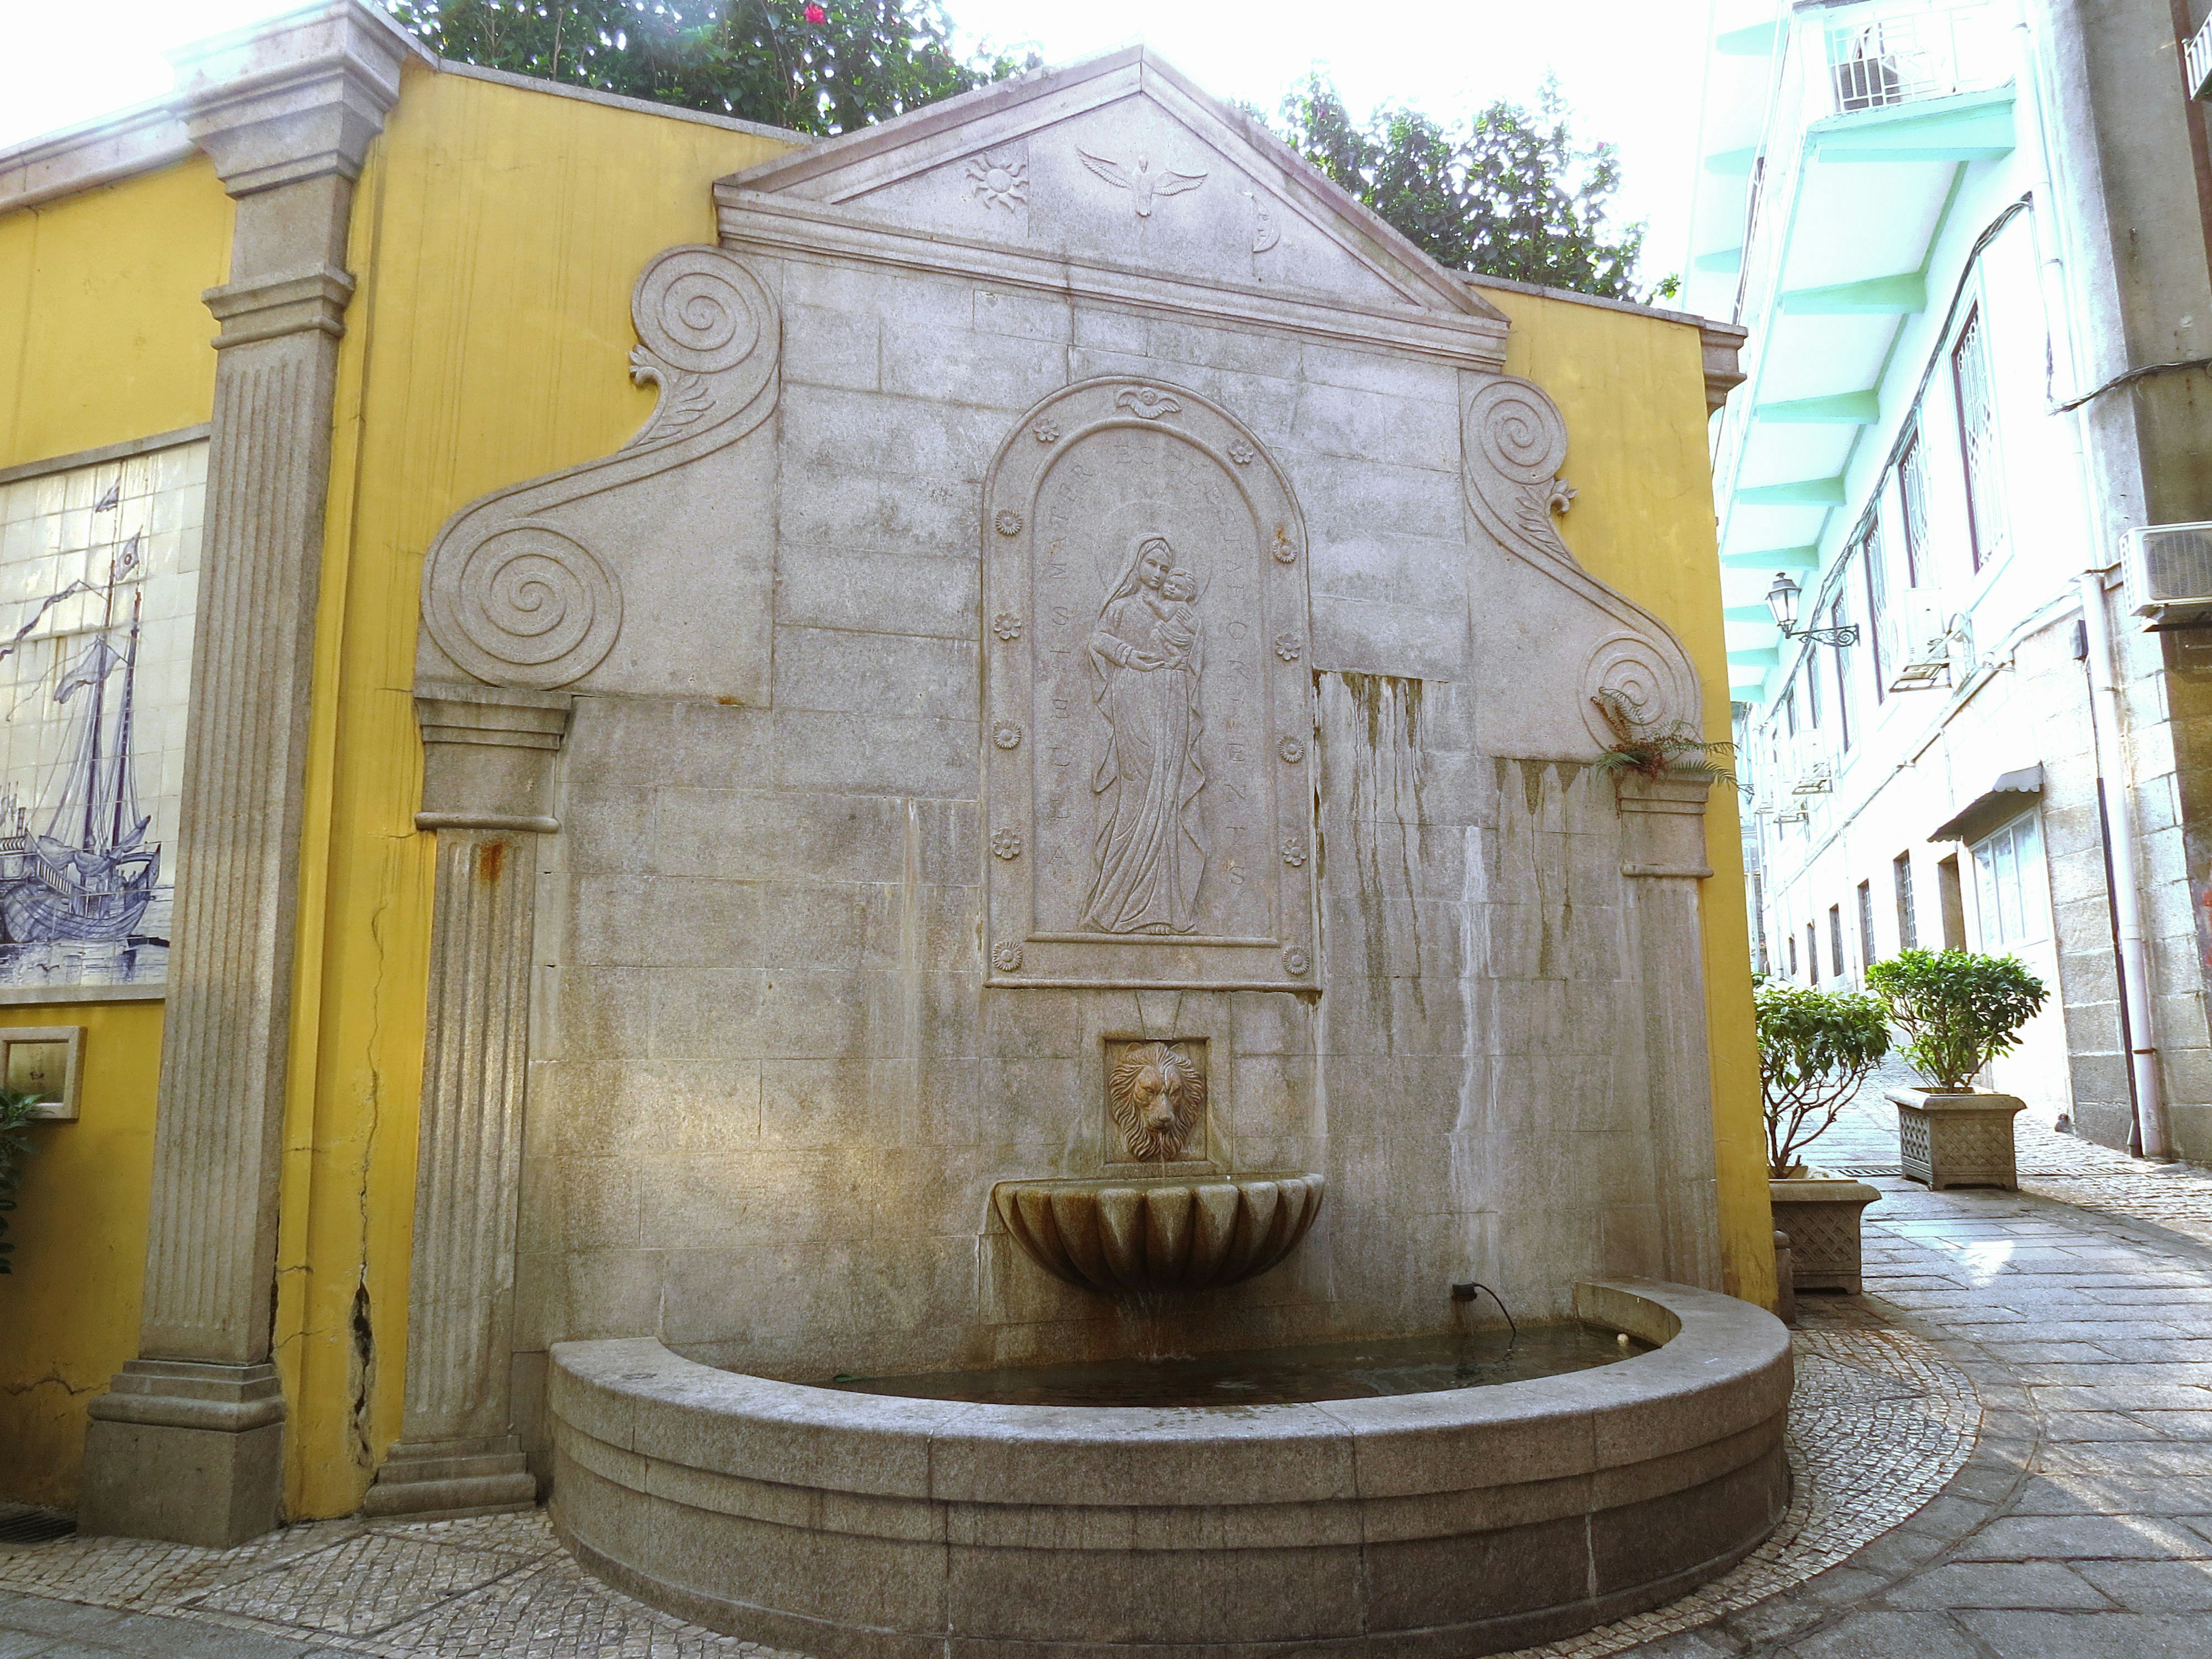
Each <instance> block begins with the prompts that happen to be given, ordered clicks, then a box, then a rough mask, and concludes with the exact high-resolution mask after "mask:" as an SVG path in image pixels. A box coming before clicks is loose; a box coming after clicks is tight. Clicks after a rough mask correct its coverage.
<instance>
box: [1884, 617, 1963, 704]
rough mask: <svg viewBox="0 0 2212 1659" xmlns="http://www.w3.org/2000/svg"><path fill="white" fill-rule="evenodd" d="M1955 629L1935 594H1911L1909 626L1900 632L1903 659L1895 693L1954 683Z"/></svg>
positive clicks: (1893, 682)
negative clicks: (1952, 659)
mask: <svg viewBox="0 0 2212 1659" xmlns="http://www.w3.org/2000/svg"><path fill="white" fill-rule="evenodd" d="M1954 631H1955V630H1954V629H1952V628H1951V627H1950V626H1948V624H1946V623H1945V622H1944V620H1943V605H1942V601H1941V600H1939V599H1936V597H1935V596H1933V595H1932V594H1919V593H1914V594H1909V595H1907V597H1906V599H1905V625H1904V627H1903V628H1902V629H1900V630H1899V635H1900V637H1899V645H1900V647H1902V648H1901V649H1900V651H1899V653H1898V654H1899V657H1900V659H1901V660H1900V661H1899V664H1898V668H1897V673H1896V674H1895V676H1894V677H1893V678H1892V679H1891V680H1890V683H1889V689H1890V690H1893V691H1932V690H1935V689H1936V687H1938V686H1944V685H1948V684H1950V683H1951V641H1952V636H1953V634H1954Z"/></svg>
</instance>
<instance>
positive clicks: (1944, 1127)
mask: <svg viewBox="0 0 2212 1659" xmlns="http://www.w3.org/2000/svg"><path fill="white" fill-rule="evenodd" d="M1889 1097H1890V1099H1891V1100H1893V1101H1894V1102H1895V1103H1897V1161H1898V1163H1899V1164H1901V1165H1902V1166H1903V1167H1904V1170H1905V1177H1906V1179H1908V1180H1911V1181H1917V1182H1923V1184H1925V1185H1926V1186H1927V1187H1928V1188H1929V1190H1930V1191H1933V1192H1939V1193H1940V1192H1942V1190H1943V1188H1946V1187H2002V1188H2006V1189H2007V1190H2008V1191H2010V1190H2017V1189H2018V1188H2019V1186H2020V1172H2019V1169H2018V1167H2017V1165H2015V1163H2014V1161H2013V1151H2012V1121H2013V1118H2014V1116H2015V1114H2017V1113H2018V1112H2020V1111H2021V1109H2022V1108H2023V1107H2025V1106H2026V1105H2027V1102H2026V1101H2024V1100H2022V1099H2021V1097H2019V1096H2018V1095H1985V1094H1960V1095H1954V1094H1938V1093H1936V1092H1935V1091H1933V1090H1928V1089H1892V1090H1891V1091H1889Z"/></svg>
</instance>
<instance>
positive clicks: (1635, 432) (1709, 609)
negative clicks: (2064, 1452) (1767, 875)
mask: <svg viewBox="0 0 2212 1659" xmlns="http://www.w3.org/2000/svg"><path fill="white" fill-rule="evenodd" d="M1483 297H1484V298H1485V299H1486V300H1489V301H1491V302H1492V304H1494V305H1496V306H1497V307H1498V309H1499V310H1500V311H1502V312H1504V313H1505V314H1506V316H1507V317H1509V318H1510V319H1512V323H1513V331H1512V333H1511V334H1510V336H1509V337H1507V342H1506V350H1505V368H1506V371H1507V372H1508V373H1509V374H1520V375H1525V376H1527V377H1528V379H1529V380H1534V381H1535V382H1536V383H1537V384H1538V385H1540V386H1542V387H1543V388H1544V389H1545V390H1546V391H1547V392H1550V393H1551V394H1552V396H1553V398H1554V399H1556V400H1557V401H1558V403H1559V410H1560V412H1561V413H1562V414H1564V415H1565V416H1566V421H1567V464H1566V466H1565V474H1566V477H1567V478H1568V479H1569V480H1570V481H1571V483H1573V484H1574V485H1575V487H1576V488H1577V489H1579V490H1580V491H1581V492H1582V493H1581V494H1580V495H1578V496H1577V498H1576V501H1575V503H1574V507H1573V509H1572V510H1571V512H1570V513H1567V515H1566V516H1565V518H1564V519H1562V520H1559V526H1560V533H1561V534H1562V535H1563V536H1564V537H1565V539H1566V542H1567V545H1568V546H1569V547H1571V549H1572V550H1574V554H1575V556H1576V557H1577V558H1578V559H1579V560H1581V561H1582V562H1583V567H1584V568H1586V569H1588V570H1589V573H1590V574H1592V575H1594V576H1595V577H1597V578H1598V579H1599V580H1601V581H1604V582H1606V583H1607V584H1609V585H1610V586H1613V587H1614V588H1617V589H1618V590H1619V591H1620V592H1623V593H1625V594H1626V595H1627V596H1628V597H1629V598H1630V599H1633V600H1635V601H1636V602H1637V603H1638V605H1642V606H1644V608H1645V609H1646V610H1648V611H1650V612H1651V613H1652V614H1653V615H1655V616H1656V617H1659V618H1660V619H1661V620H1662V621H1663V622H1664V623H1667V625H1668V627H1670V628H1672V629H1674V632H1675V634H1676V635H1677V636H1678V637H1679V638H1680V640H1681V641H1682V643H1683V645H1684V646H1685V647H1687V648H1688V650H1689V653H1690V656H1691V659H1692V661H1694V662H1695V663H1696V664H1697V665H1698V672H1699V676H1700V677H1701V678H1703V680H1704V682H1705V734H1706V736H1707V737H1709V738H1727V736H1728V734H1729V677H1728V646H1727V643H1726V641H1724V640H1723V637H1722V632H1721V578H1720V558H1719V550H1718V548H1717V545H1716V543H1715V539H1714V526H1713V495H1712V471H1711V464H1710V462H1709V460H1708V459H1707V451H1706V447H1705V419H1706V416H1705V370H1704V364H1703V352H1702V349H1701V347H1700V345H1699V339H1698V331H1697V330H1696V329H1694V328H1692V327H1690V326H1689V325H1686V324H1682V323H1673V322H1668V321H1666V320H1665V319H1662V318H1656V317H1648V316H1641V315H1638V314H1637V313H1632V312H1621V311H1613V310H1610V309H1607V307H1601V306H1590V305H1578V304H1577V303H1575V302H1574V301H1567V300H1553V299H1547V298H1545V297H1544V296H1542V295H1533V294H1517V293H1515V292H1512V291H1511V290H1509V289H1484V290H1483ZM1737 806H1738V800H1737V796H1736V792H1735V790H1733V789H1731V788H1729V787H1725V786H1722V787H1716V788H1715V789H1714V791H1713V795H1712V804H1711V806H1710V807H1709V808H1708V809H1707V811H1706V815H1705V848H1706V857H1707V860H1709V861H1710V862H1711V865H1712V867H1713V876H1712V879H1711V880H1710V881H1706V882H1703V883H1701V884H1699V893H1700V896H1701V899H1702V906H1701V915H1702V919H1703V921H1704V933H1705V1018H1706V1029H1707V1032H1708V1035H1709V1040H1710V1042H1711V1052H1712V1071H1713V1131H1714V1141H1715V1146H1716V1149H1717V1156H1718V1161H1719V1165H1720V1212H1721V1250H1722V1260H1723V1268H1724V1271H1725V1272H1726V1274H1727V1284H1728V1288H1729V1291H1730V1292H1732V1293H1733V1294H1735V1295H1736V1296H1740V1297H1743V1298H1744V1299H1745V1300H1746V1301H1749V1302H1756V1303H1758V1304H1759V1305H1760V1306H1762V1307H1766V1308H1771V1307H1772V1306H1773V1305H1774V1294H1775V1284H1774V1224H1773V1219H1772V1212H1771V1208H1770V1207H1769V1205H1768V1203H1767V1195H1766V1143H1765V1119H1764V1116H1763V1115H1762V1112H1761V1108H1760V1104H1759V1046H1758V1039H1757V1035H1756V1031H1755V1029H1754V1027H1753V1020H1752V1006H1751V970H1750V967H1749V965H1748V964H1749V963H1750V961H1751V945H1750V938H1749V931H1748V928H1749V924H1748V923H1747V921H1746V918H1745V910H1744V885H1743V857H1742V851H1741V847H1742V843H1741V840H1740V838H1739V831H1738V827H1737Z"/></svg>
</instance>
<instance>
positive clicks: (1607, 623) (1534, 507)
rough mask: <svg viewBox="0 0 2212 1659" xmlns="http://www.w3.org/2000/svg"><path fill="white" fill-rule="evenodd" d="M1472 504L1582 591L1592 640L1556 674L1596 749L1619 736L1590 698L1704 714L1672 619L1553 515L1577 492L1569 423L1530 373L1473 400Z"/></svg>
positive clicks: (1646, 712)
mask: <svg viewBox="0 0 2212 1659" xmlns="http://www.w3.org/2000/svg"><path fill="white" fill-rule="evenodd" d="M1461 431H1462V442H1463V453H1464V454H1465V457H1466V461H1465V465H1466V473H1465V479H1466V485H1467V499H1468V505H1469V506H1470V507H1472V508H1473V509H1474V515H1475V517H1476V518H1477V519H1478V520H1480V521H1481V523H1482V526H1483V527H1484V528H1485V529H1486V530H1487V531H1488V532H1490V533H1491V535H1492V537H1493V538H1495V539H1496V540H1497V541H1498V544H1499V545H1500V546H1502V547H1504V549H1505V550H1506V551H1507V552H1509V553H1510V554H1513V555H1515V556H1517V557H1519V558H1520V559H1521V560H1522V562H1524V563H1526V564H1527V565H1528V567H1530V568H1532V569H1533V570H1534V571H1537V572H1541V574H1543V575H1545V576H1547V577H1549V578H1550V579H1551V580H1553V581H1554V582H1556V583H1558V584H1559V586H1561V587H1564V588H1566V589H1567V590H1569V591H1570V592H1572V593H1574V594H1576V595H1577V596H1578V597H1579V598H1580V599H1581V600H1582V601H1583V604H1582V605H1580V606H1577V607H1576V609H1577V610H1579V611H1581V612H1582V614H1583V615H1584V616H1585V617H1587V618H1588V631H1587V632H1584V633H1583V635H1582V637H1583V639H1586V640H1588V641H1589V644H1588V645H1587V646H1586V647H1580V648H1581V649H1582V650H1583V652H1584V653H1586V654H1584V656H1583V661H1582V663H1581V665H1580V670H1579V672H1578V673H1577V670H1576V667H1575V664H1574V659H1573V658H1572V657H1570V658H1569V659H1567V661H1565V662H1564V663H1560V664H1559V665H1558V667H1559V672H1560V673H1561V674H1562V675H1563V676H1564V675H1565V674H1575V675H1576V681H1577V684H1578V690H1579V696H1578V700H1577V714H1578V715H1579V719H1578V720H1576V721H1575V722H1573V724H1574V725H1575V726H1579V727H1580V728H1581V730H1582V731H1583V732H1584V733H1586V734H1587V735H1588V736H1589V739H1590V741H1591V742H1592V743H1593V744H1595V745H1596V746H1597V747H1598V748H1601V749H1602V748H1605V747H1607V745H1609V744H1611V743H1612V742H1613V733H1612V732H1610V731H1609V730H1608V729H1607V726H1606V724H1605V721H1604V720H1603V718H1602V717H1601V715H1600V714H1599V713H1598V710H1597V708H1595V705H1594V704H1593V703H1592V702H1591V699H1592V698H1594V697H1595V696H1599V695H1600V694H1601V693H1604V694H1607V695H1610V696H1619V697H1620V698H1621V699H1623V700H1624V701H1625V702H1626V703H1627V704H1628V706H1629V707H1630V708H1631V709H1632V710H1633V711H1634V712H1635V714H1636V715H1637V717H1638V719H1639V720H1647V721H1650V723H1652V724H1654V725H1658V726H1664V725H1667V724H1668V723H1669V722H1671V721H1674V720H1696V719H1697V718H1698V716H1699V713H1700V709H1699V693H1698V675H1697V670H1696V668H1695V666H1694V665H1692V662H1691V661H1690V658H1689V653H1687V652H1686V651H1685V650H1684V649H1683V648H1682V647H1681V644H1680V641H1677V640H1676V639H1675V638H1674V635H1673V633H1672V632H1671V631H1669V630H1668V628H1667V626H1666V624H1665V623H1662V622H1661V621H1660V620H1659V619H1658V618H1657V617H1654V616H1652V615H1651V614H1650V612H1649V611H1645V610H1644V609H1643V608H1642V607H1641V606H1640V605H1636V604H1634V603H1633V602H1632V601H1631V600H1629V599H1626V598H1624V597H1623V596H1622V595H1620V594H1619V593H1617V592H1614V591H1613V589H1612V588H1610V587H1608V586H1606V585H1605V584H1604V583H1603V582H1601V581H1599V580H1597V579H1596V578H1595V576H1592V575H1591V574H1589V572H1588V571H1586V570H1584V569H1583V567H1582V565H1581V564H1580V562H1577V559H1576V558H1575V556H1574V554H1573V553H1572V552H1571V551H1570V550H1569V549H1568V547H1567V544H1566V543H1565V542H1564V541H1563V540H1561V539H1560V537H1559V530H1558V528H1557V526H1555V525H1554V524H1553V519H1552V514H1553V511H1554V510H1555V507H1561V506H1562V505H1563V504H1564V502H1565V501H1569V500H1571V498H1572V495H1573V491H1572V489H1571V488H1570V487H1569V486H1568V485H1567V483H1566V482H1565V479H1563V478H1562V477H1560V476H1559V469H1560V468H1561V467H1562V466H1563V465H1565V461H1566V458H1567V423H1566V420H1565V416H1562V415H1561V414H1560V413H1559V405H1558V404H1554V403H1553V401H1552V399H1551V398H1550V397H1549V396H1548V395H1547V393H1546V392H1545V391H1544V389H1543V388H1542V387H1541V386H1537V385H1536V384H1535V383H1534V382H1533V381H1530V380H1519V379H1516V378H1515V377H1513V376H1511V375H1504V374H1501V375H1498V376H1495V377H1492V378H1491V379H1489V380H1486V381H1485V382H1484V383H1483V384H1482V385H1481V386H1480V387H1479V388H1478V389H1477V390H1476V392H1474V396H1473V397H1472V398H1469V399H1468V404H1467V408H1466V410H1465V412H1464V415H1463V416H1462V422H1461Z"/></svg>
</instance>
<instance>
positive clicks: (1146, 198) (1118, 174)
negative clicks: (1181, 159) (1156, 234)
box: [1075, 144, 1206, 219]
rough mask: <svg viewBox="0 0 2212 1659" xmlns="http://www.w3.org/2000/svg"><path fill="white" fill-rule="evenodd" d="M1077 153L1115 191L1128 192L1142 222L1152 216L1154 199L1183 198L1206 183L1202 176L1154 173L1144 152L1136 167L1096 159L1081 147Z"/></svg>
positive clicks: (1168, 169) (1164, 170)
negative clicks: (1164, 197) (1185, 193)
mask: <svg viewBox="0 0 2212 1659" xmlns="http://www.w3.org/2000/svg"><path fill="white" fill-rule="evenodd" d="M1075 153H1076V154H1077V155H1080V156H1081V157H1082V158H1083V165H1084V166H1085V167H1089V168H1090V169H1091V172H1093V173H1097V175H1098V176H1099V177H1100V178H1101V179H1104V180H1105V181H1106V182H1107V183H1108V184H1109V185H1113V186H1114V187H1115V189H1116V190H1126V191H1128V192H1129V194H1130V197H1131V198H1132V200H1133V204H1134V205H1135V207H1136V210H1137V216H1138V217H1139V219H1149V218H1151V217H1152V198H1153V197H1156V196H1180V195H1182V193H1183V192H1184V191H1187V190H1196V189H1197V188H1198V187H1199V186H1200V185H1202V184H1204V183H1205V182H1206V175H1205V174H1204V173H1177V172H1176V170H1175V169H1174V168H1173V167H1162V168H1160V169H1159V170H1158V172H1154V171H1153V169H1152V157H1151V156H1149V155H1146V154H1145V153H1144V152H1143V151H1141V150H1139V152H1138V153H1137V159H1136V161H1135V162H1134V164H1132V163H1130V162H1127V161H1115V160H1114V159H1113V158H1112V157H1111V156H1107V155H1092V154H1091V152H1090V151H1089V150H1087V149H1084V148H1083V146H1082V145H1080V144H1078V145H1077V146H1076V147H1075Z"/></svg>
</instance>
